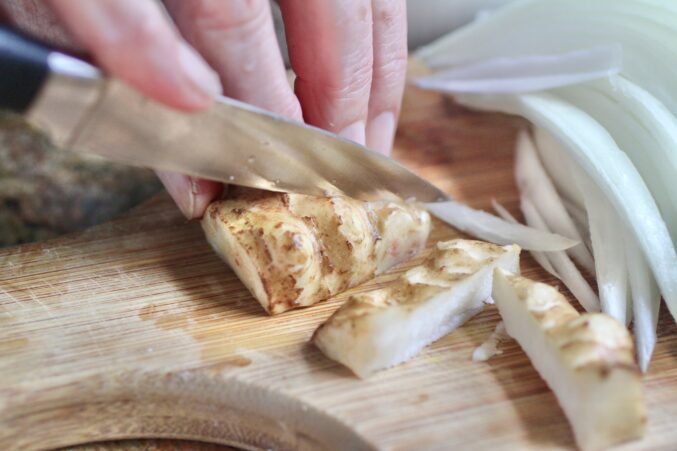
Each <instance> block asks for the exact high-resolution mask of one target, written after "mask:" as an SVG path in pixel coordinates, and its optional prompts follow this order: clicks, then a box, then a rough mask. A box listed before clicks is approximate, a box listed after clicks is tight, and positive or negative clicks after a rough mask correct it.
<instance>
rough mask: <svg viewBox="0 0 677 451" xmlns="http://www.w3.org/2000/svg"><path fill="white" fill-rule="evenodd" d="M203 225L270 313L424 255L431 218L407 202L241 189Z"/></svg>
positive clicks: (324, 295) (218, 204) (211, 208)
mask: <svg viewBox="0 0 677 451" xmlns="http://www.w3.org/2000/svg"><path fill="white" fill-rule="evenodd" d="M202 227H203V229H204V231H205V234H206V236H207V240H208V241H209V243H210V244H211V245H212V247H213V248H214V250H215V251H216V252H217V253H218V254H219V255H220V256H221V257H222V258H223V259H224V260H226V261H227V262H228V264H229V265H230V266H231V268H233V270H234V271H235V272H236V273H237V275H238V277H239V278H240V280H241V281H242V282H243V283H244V284H245V285H246V286H247V288H248V289H249V290H250V291H251V293H252V295H253V296H254V297H255V298H256V299H257V300H258V301H259V302H260V303H261V305H262V306H263V308H265V309H266V311H267V312H268V313H269V314H271V315H272V314H276V313H281V312H284V311H286V310H289V309H292V308H295V307H302V306H308V305H312V304H315V303H317V302H319V301H322V300H325V299H327V298H329V297H331V296H333V295H335V294H338V293H340V292H342V291H345V290H347V289H348V288H350V287H353V286H355V285H357V284H359V283H362V282H364V281H365V280H367V279H369V278H371V277H373V276H374V275H376V274H379V273H382V272H384V271H386V270H388V269H389V268H391V267H392V266H394V265H396V264H398V263H400V262H403V261H405V260H408V259H410V258H411V257H413V256H414V255H416V254H418V253H419V252H420V251H421V250H422V249H423V248H424V247H425V243H426V240H427V238H428V234H429V233H430V216H429V215H428V213H427V212H426V211H425V210H423V209H422V208H420V207H418V206H416V205H415V204H406V203H403V202H402V203H396V202H368V203H367V202H360V201H357V200H354V199H349V198H344V197H326V198H325V197H312V196H304V195H299V194H282V193H271V192H267V191H260V190H253V189H248V188H239V187H237V188H234V189H232V190H231V191H230V192H229V196H228V198H227V199H225V200H222V201H218V202H214V203H212V204H211V205H210V206H209V207H208V209H207V212H206V213H205V215H204V217H203V219H202Z"/></svg>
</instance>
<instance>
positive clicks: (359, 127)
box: [338, 121, 365, 144]
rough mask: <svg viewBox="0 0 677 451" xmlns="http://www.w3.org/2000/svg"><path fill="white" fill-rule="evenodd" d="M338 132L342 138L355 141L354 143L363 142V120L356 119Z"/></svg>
mask: <svg viewBox="0 0 677 451" xmlns="http://www.w3.org/2000/svg"><path fill="white" fill-rule="evenodd" d="M338 134H339V136H342V137H343V138H346V139H349V140H351V141H355V142H356V143H359V144H364V142H365V141H364V139H365V129H364V121H357V122H355V123H353V124H350V125H349V126H347V127H346V128H344V129H343V130H341V131H340V132H339V133H338Z"/></svg>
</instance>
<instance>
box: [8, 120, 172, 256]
mask: <svg viewBox="0 0 677 451" xmlns="http://www.w3.org/2000/svg"><path fill="white" fill-rule="evenodd" d="M161 189H162V188H161V184H160V182H159V181H158V180H157V178H156V177H155V175H154V174H153V172H152V171H149V170H144V169H137V168H131V167H127V166H123V165H118V164H114V163H110V162H108V161H105V160H102V159H99V158H95V157H86V156H82V155H79V154H75V153H72V152H65V151H61V150H58V149H55V148H54V147H53V146H52V145H51V144H50V143H49V141H48V140H47V139H46V138H45V137H44V136H43V135H41V134H40V133H38V132H36V131H34V130H32V129H30V128H29V127H28V126H27V125H26V124H25V122H24V121H23V120H22V118H21V117H19V116H16V115H10V114H5V113H0V247H4V246H10V245H14V244H20V243H28V242H32V241H39V240H44V239H48V238H52V237H55V236H58V235H61V234H64V233H68V232H73V231H77V230H82V229H84V228H87V227H90V226H92V225H95V224H99V223H101V222H105V221H108V220H110V219H112V218H114V217H116V216H117V215H119V214H120V213H122V212H124V211H126V210H128V209H130V208H131V207H133V206H134V205H137V204H138V203H140V202H142V201H143V200H145V199H147V198H149V197H150V196H152V195H153V194H155V193H157V192H159V191H160V190H161Z"/></svg>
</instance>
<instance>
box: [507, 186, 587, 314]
mask: <svg viewBox="0 0 677 451" xmlns="http://www.w3.org/2000/svg"><path fill="white" fill-rule="evenodd" d="M520 207H521V209H522V213H523V214H524V219H525V220H526V221H527V224H529V225H530V226H531V227H534V228H537V229H540V230H548V226H547V224H546V223H545V220H544V219H543V217H542V216H541V215H540V213H539V212H538V210H537V209H536V207H535V206H534V204H533V203H532V202H531V201H530V200H529V198H527V197H525V196H522V197H521V202H520ZM545 255H546V256H547V258H548V260H550V263H551V264H552V266H553V267H554V268H555V271H557V274H559V275H560V279H561V280H562V282H563V283H564V285H566V287H567V288H568V289H569V291H570V292H571V294H573V295H574V297H575V298H576V299H577V300H578V302H579V303H580V304H581V305H582V306H583V308H584V309H585V310H587V311H588V312H599V310H600V306H599V298H598V297H597V295H596V294H595V291H594V290H593V289H592V288H591V287H590V284H589V283H588V281H587V280H585V277H583V275H582V274H581V272H580V271H579V270H578V268H576V265H574V262H572V261H571V259H570V258H569V256H568V255H567V253H566V252H548V253H545Z"/></svg>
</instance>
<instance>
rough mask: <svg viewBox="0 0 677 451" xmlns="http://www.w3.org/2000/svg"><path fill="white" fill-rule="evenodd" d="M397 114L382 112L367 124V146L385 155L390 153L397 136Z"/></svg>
mask: <svg viewBox="0 0 677 451" xmlns="http://www.w3.org/2000/svg"><path fill="white" fill-rule="evenodd" d="M395 126H396V124H395V114H393V113H391V112H385V113H381V114H379V115H378V116H376V117H375V118H373V119H372V120H370V121H369V123H368V125H367V147H369V148H371V149H374V150H376V151H377V152H380V153H382V154H384V155H390V153H391V152H392V148H393V140H394V138H395Z"/></svg>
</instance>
